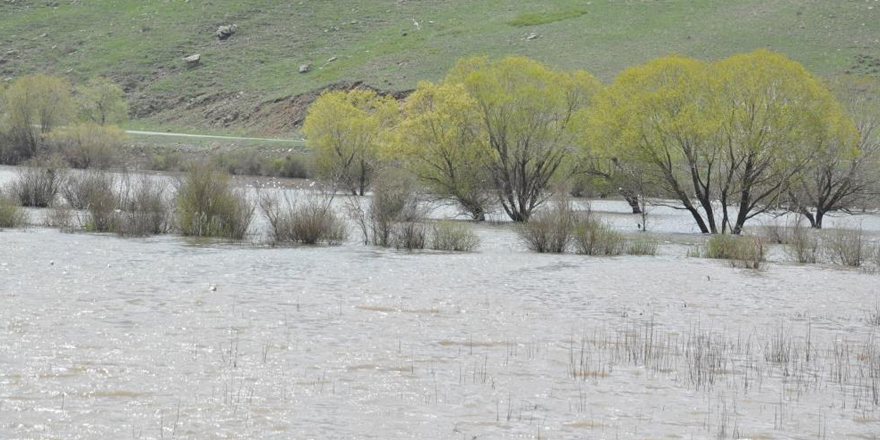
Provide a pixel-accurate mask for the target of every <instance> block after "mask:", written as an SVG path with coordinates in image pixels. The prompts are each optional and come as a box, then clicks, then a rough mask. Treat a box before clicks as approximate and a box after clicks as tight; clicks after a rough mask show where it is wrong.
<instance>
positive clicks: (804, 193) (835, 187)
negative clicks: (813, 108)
mask: <svg viewBox="0 0 880 440" xmlns="http://www.w3.org/2000/svg"><path fill="white" fill-rule="evenodd" d="M830 85H831V89H832V91H833V92H835V94H836V95H837V96H838V97H839V99H840V100H841V103H842V105H843V106H844V108H845V109H846V111H847V113H848V114H849V115H851V117H852V118H853V120H854V122H855V127H856V131H857V133H858V138H857V139H855V140H854V139H853V138H852V137H851V136H845V137H838V138H832V139H831V140H830V142H829V143H828V146H827V148H826V149H825V150H823V151H822V152H820V154H818V155H817V157H816V158H815V159H814V160H813V161H812V162H811V163H810V165H809V166H808V167H807V170H806V172H805V173H804V175H803V176H802V177H801V178H800V179H798V181H797V182H796V183H795V185H793V186H792V188H791V189H790V191H789V194H788V195H789V200H788V202H789V208H790V209H792V210H793V211H795V212H797V213H800V214H801V215H803V216H804V217H805V218H806V219H807V220H808V221H809V222H810V225H811V226H812V227H814V228H817V229H821V228H822V222H823V219H824V218H825V215H826V214H827V213H829V212H834V211H842V210H847V209H850V208H852V207H853V206H854V205H857V204H858V203H860V202H863V201H864V199H865V198H866V197H867V196H869V195H870V194H871V193H872V192H876V191H877V189H878V182H877V176H878V175H880V83H878V82H877V81H876V80H874V79H871V78H867V77H841V78H837V79H836V80H834V81H832V82H831V83H830Z"/></svg>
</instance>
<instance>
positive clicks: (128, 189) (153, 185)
mask: <svg viewBox="0 0 880 440" xmlns="http://www.w3.org/2000/svg"><path fill="white" fill-rule="evenodd" d="M167 193H168V185H166V184H165V183H163V182H161V181H159V180H157V179H155V178H152V177H150V176H146V175H144V176H140V178H139V179H138V181H137V182H135V183H132V182H130V181H129V180H127V179H126V181H125V182H124V186H123V191H122V196H121V197H120V201H119V208H120V211H119V213H118V217H119V222H118V224H117V227H116V233H117V234H119V235H122V236H136V237H143V236H147V235H155V234H164V233H166V232H168V231H169V229H170V228H171V220H170V218H171V207H170V206H169V197H168V195H167Z"/></svg>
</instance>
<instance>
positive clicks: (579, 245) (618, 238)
mask: <svg viewBox="0 0 880 440" xmlns="http://www.w3.org/2000/svg"><path fill="white" fill-rule="evenodd" d="M574 243H575V252H577V253H578V254H582V255H606V256H614V255H620V254H622V253H623V252H624V251H625V250H626V241H625V240H624V238H623V235H621V234H620V233H619V232H617V231H615V230H614V228H612V227H611V226H610V225H608V224H607V223H605V222H603V221H602V220H600V219H597V218H594V217H592V216H589V217H587V218H585V219H583V220H581V221H579V222H578V223H577V225H576V226H575V229H574Z"/></svg>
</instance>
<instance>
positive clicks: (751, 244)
mask: <svg viewBox="0 0 880 440" xmlns="http://www.w3.org/2000/svg"><path fill="white" fill-rule="evenodd" d="M766 253H767V245H766V242H765V241H764V239H763V238H761V237H755V236H735V235H727V234H718V235H713V236H712V237H711V238H709V240H708V241H707V242H706V248H705V253H704V254H703V255H704V256H705V257H706V258H714V259H722V260H727V261H729V262H730V265H731V266H734V267H742V268H745V269H763V268H764V264H765V262H766V259H765V255H766Z"/></svg>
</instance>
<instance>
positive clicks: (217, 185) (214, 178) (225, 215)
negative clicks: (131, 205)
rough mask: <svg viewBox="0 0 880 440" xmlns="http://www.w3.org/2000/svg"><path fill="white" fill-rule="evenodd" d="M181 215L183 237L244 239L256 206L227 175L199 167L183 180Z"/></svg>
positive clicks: (180, 224)
mask: <svg viewBox="0 0 880 440" xmlns="http://www.w3.org/2000/svg"><path fill="white" fill-rule="evenodd" d="M177 212H178V219H177V220H178V226H179V228H180V232H181V233H182V234H183V235H190V236H197V237H224V238H232V239H237V240H240V239H242V238H244V237H245V235H246V234H247V230H248V226H249V225H250V223H251V220H252V219H253V214H254V204H253V203H251V202H250V201H249V200H248V198H247V195H246V194H245V193H244V191H242V190H240V189H236V188H235V187H234V186H233V184H232V181H231V179H230V177H229V175H228V174H227V173H223V172H220V171H217V170H215V169H213V168H211V167H210V166H207V165H205V164H196V165H193V166H192V167H190V169H189V171H188V172H187V173H186V174H185V175H184V176H183V178H182V179H181V181H180V184H179V189H178V194H177Z"/></svg>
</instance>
